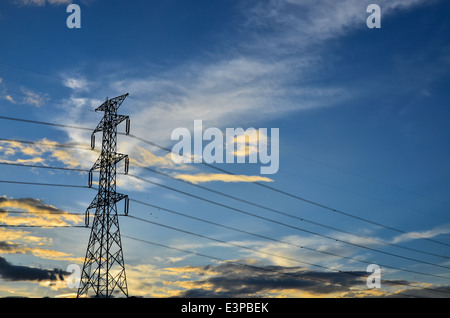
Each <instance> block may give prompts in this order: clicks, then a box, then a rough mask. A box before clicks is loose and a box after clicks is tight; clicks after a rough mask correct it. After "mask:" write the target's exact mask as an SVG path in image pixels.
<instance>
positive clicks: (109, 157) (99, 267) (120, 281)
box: [77, 94, 130, 297]
mask: <svg viewBox="0 0 450 318" xmlns="http://www.w3.org/2000/svg"><path fill="white" fill-rule="evenodd" d="M127 96H128V94H124V95H121V96H118V97H115V98H113V99H106V101H105V102H104V103H103V104H102V105H101V106H99V107H98V108H97V109H96V110H95V111H103V112H104V116H103V118H102V120H101V121H100V123H99V124H98V126H97V128H95V130H94V132H93V133H92V139H91V146H92V148H94V147H95V133H96V132H100V131H102V132H103V139H102V151H101V155H100V157H99V158H98V159H97V161H96V162H95V163H94V165H93V167H92V168H91V170H90V172H89V186H92V172H93V171H94V170H96V169H99V170H100V177H99V187H98V193H97V195H96V196H95V198H94V200H93V201H92V203H91V204H90V205H89V207H88V208H87V210H86V225H88V224H89V211H90V210H91V209H95V216H94V220H93V224H92V229H91V235H90V238H89V243H88V246H87V251H86V257H85V260H84V265H83V270H82V272H81V282H80V286H79V289H78V295H77V296H78V297H80V296H88V297H90V296H94V297H111V296H113V293H115V294H116V293H119V294H120V292H122V293H123V294H124V295H125V296H126V297H128V287H127V280H126V275H125V262H124V259H123V252H122V242H121V237H120V230H119V218H118V214H117V206H116V203H117V202H119V201H120V200H122V199H125V214H128V196H126V195H124V194H120V193H117V192H116V165H117V163H118V162H119V161H121V160H123V159H125V173H126V172H127V171H128V162H129V161H128V155H124V154H120V153H117V126H118V125H119V124H120V123H121V122H123V121H124V120H125V121H126V132H127V134H128V133H129V127H130V121H129V117H128V116H123V115H117V109H118V108H119V107H120V105H121V104H122V102H123V101H124V100H125V98H126V97H127Z"/></svg>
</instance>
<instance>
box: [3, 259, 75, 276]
mask: <svg viewBox="0 0 450 318" xmlns="http://www.w3.org/2000/svg"><path fill="white" fill-rule="evenodd" d="M67 274H68V273H66V272H64V271H62V270H60V269H56V268H55V269H53V270H47V269H40V268H34V267H27V266H21V265H13V264H11V263H9V262H8V261H7V260H6V259H5V258H3V257H1V256H0V276H1V277H2V279H3V280H5V281H43V280H50V281H57V280H63V279H64V275H67Z"/></svg>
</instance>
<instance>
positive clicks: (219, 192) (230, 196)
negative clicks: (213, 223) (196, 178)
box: [130, 166, 450, 259]
mask: <svg viewBox="0 0 450 318" xmlns="http://www.w3.org/2000/svg"><path fill="white" fill-rule="evenodd" d="M141 168H142V169H144V170H147V171H150V172H153V173H156V174H159V175H162V176H165V177H167V178H170V179H172V180H176V181H179V182H183V183H186V184H189V185H191V186H194V187H197V188H199V189H203V190H206V191H209V192H212V193H215V194H217V195H221V196H224V197H226V198H230V199H233V200H236V201H239V202H242V203H246V204H249V205H252V206H255V207H258V208H260V209H264V210H267V211H271V212H273V213H277V214H280V215H284V216H288V217H291V218H294V219H297V220H300V221H303V222H306V223H310V224H313V225H316V226H320V227H324V228H327V229H331V230H334V231H338V232H341V233H345V234H351V235H354V236H356V237H363V238H366V237H364V236H361V235H358V234H356V233H352V232H349V231H345V230H342V229H338V228H335V227H333V226H329V225H325V224H322V223H319V222H315V221H311V220H308V219H306V218H301V217H298V216H296V215H292V214H290V213H287V212H283V211H280V210H278V209H273V208H270V207H267V206H264V205H261V204H257V203H254V202H251V201H248V200H245V199H242V198H238V197H236V196H232V195H229V194H226V193H223V192H222V191H217V190H213V189H211V188H207V187H204V186H201V185H198V184H195V183H192V182H189V181H186V180H183V179H178V178H176V177H173V176H171V175H169V174H167V173H164V172H161V171H158V170H155V169H152V168H148V167H142V166H141ZM130 176H133V175H130ZM133 177H134V176H133ZM141 180H144V179H143V178H141ZM421 239H425V238H421ZM371 240H373V241H375V242H379V243H383V244H386V245H390V246H395V247H397V248H401V249H406V250H409V251H413V252H418V253H423V254H427V255H431V256H437V257H441V258H445V259H450V257H448V256H443V255H438V254H434V253H430V252H426V251H422V250H418V249H415V248H410V247H406V246H402V245H398V244H395V243H391V242H387V241H384V240H381V239H376V238H371Z"/></svg>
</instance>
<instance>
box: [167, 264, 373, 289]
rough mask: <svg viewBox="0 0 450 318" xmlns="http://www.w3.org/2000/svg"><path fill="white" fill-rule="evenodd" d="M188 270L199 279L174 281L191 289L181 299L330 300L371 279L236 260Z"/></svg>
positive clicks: (358, 274) (348, 274)
mask: <svg viewBox="0 0 450 318" xmlns="http://www.w3.org/2000/svg"><path fill="white" fill-rule="evenodd" d="M182 269H183V268H180V270H182ZM186 269H187V270H188V271H189V272H190V273H191V274H190V277H192V274H193V273H195V274H197V275H198V277H197V278H199V279H196V280H188V281H177V282H174V284H175V285H180V286H184V287H186V288H188V290H185V291H182V292H181V293H180V294H179V295H177V296H178V297H225V298H236V297H238V298H242V297H276V296H280V294H284V295H286V294H287V295H288V296H289V295H290V296H292V295H294V294H296V295H299V294H302V295H303V296H306V295H309V296H313V297H330V296H338V295H342V294H343V293H346V292H349V291H351V290H352V289H353V288H361V286H364V285H365V280H366V276H367V273H366V272H351V271H349V272H341V273H333V272H320V271H311V270H305V269H303V268H299V267H283V266H267V265H265V266H264V265H257V266H255V264H253V262H249V263H248V264H243V263H242V262H240V263H239V264H238V263H235V262H234V261H229V262H224V263H221V264H219V265H207V266H203V267H200V266H199V267H189V268H186Z"/></svg>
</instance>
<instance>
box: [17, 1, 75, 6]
mask: <svg viewBox="0 0 450 318" xmlns="http://www.w3.org/2000/svg"><path fill="white" fill-rule="evenodd" d="M14 2H15V3H16V4H17V5H19V6H30V5H32V6H40V7H42V6H45V5H46V4H49V5H64V4H70V3H72V2H73V0H15V1H14Z"/></svg>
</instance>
